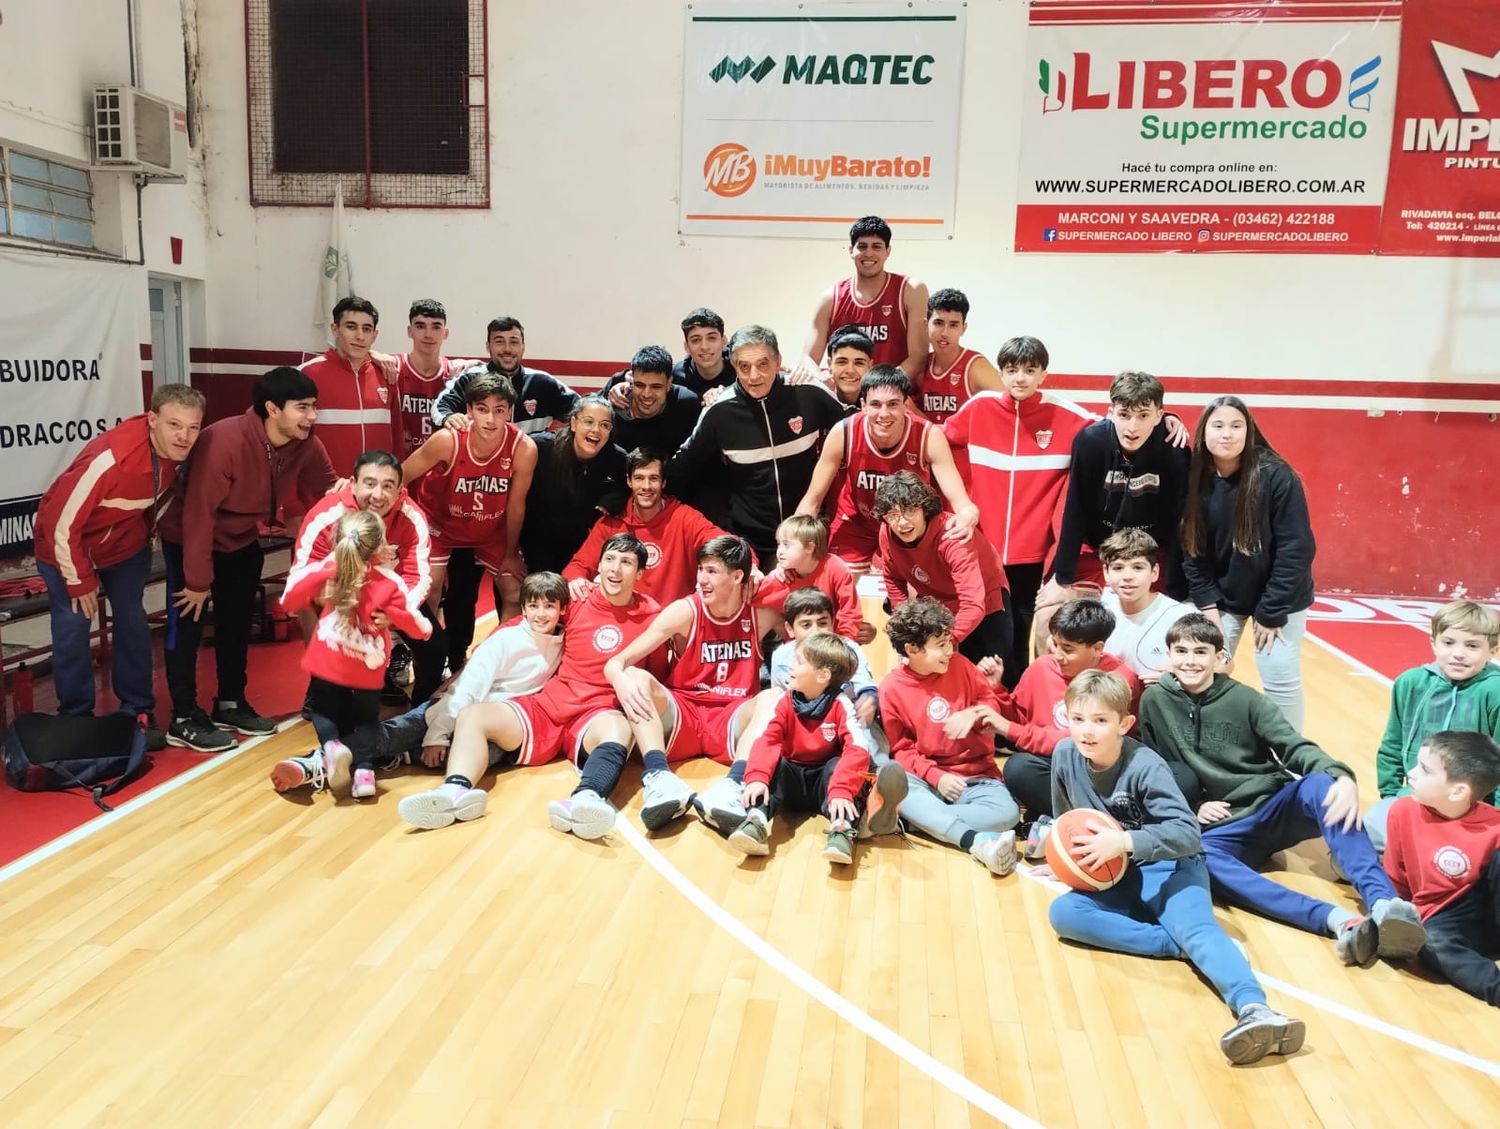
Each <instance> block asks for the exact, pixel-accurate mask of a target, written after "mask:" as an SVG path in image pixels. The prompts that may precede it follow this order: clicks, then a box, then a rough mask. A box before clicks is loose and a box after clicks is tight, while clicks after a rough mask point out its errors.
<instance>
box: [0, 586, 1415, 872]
mask: <svg viewBox="0 0 1500 1129" xmlns="http://www.w3.org/2000/svg"><path fill="white" fill-rule="evenodd" d="M480 600H481V603H480V608H479V612H480V614H481V615H486V614H488V613H489V612H491V611H492V610H493V603H492V601H491V599H490V594H489V592H488V590H487V586H486V590H485V591H484V593H483V594H482V595H481V597H480ZM1441 605H1442V601H1437V600H1395V599H1386V598H1381V597H1373V596H1365V597H1356V596H1344V595H1340V596H1323V597H1320V598H1319V600H1318V602H1317V603H1316V604H1315V605H1314V606H1313V610H1312V615H1311V617H1310V619H1311V622H1310V623H1309V625H1308V630H1309V632H1310V633H1311V634H1313V635H1314V636H1316V637H1317V638H1319V639H1322V640H1323V641H1324V642H1326V643H1328V644H1330V645H1331V646H1333V647H1336V648H1337V649H1338V650H1340V651H1342V652H1343V653H1344V654H1346V655H1347V656H1349V657H1350V658H1352V659H1354V660H1356V661H1357V662H1359V663H1363V664H1364V665H1366V666H1368V667H1369V668H1370V669H1372V670H1374V671H1376V672H1377V673H1379V674H1381V675H1383V676H1384V677H1386V678H1395V677H1396V675H1398V674H1400V673H1401V672H1402V671H1403V670H1407V669H1409V668H1411V667H1413V666H1418V665H1420V664H1421V663H1424V662H1428V661H1430V660H1431V658H1432V647H1431V644H1430V643H1429V641H1428V620H1429V619H1430V618H1431V616H1432V613H1433V611H1435V610H1436V609H1437V608H1438V607H1440V606H1441ZM159 645H160V644H158V646H159ZM301 657H302V643H301V641H300V640H299V639H293V640H292V641H290V642H286V643H260V644H256V645H254V646H252V647H251V648H250V691H249V695H250V700H251V702H252V703H253V704H254V705H255V707H256V709H258V710H260V711H261V713H264V714H267V715H270V716H274V717H289V716H291V715H292V714H295V713H296V712H297V711H298V710H299V709H300V708H301V706H302V697H303V693H304V691H305V690H306V687H307V678H306V676H305V675H304V674H303V673H302V669H301V666H300V662H301ZM213 663H214V655H213V651H212V649H211V648H205V649H204V651H203V653H202V654H201V655H200V656H199V665H198V679H199V686H200V687H202V688H203V694H202V697H203V699H204V701H205V703H206V702H207V700H208V698H209V696H210V689H211V687H212V686H213V685H214V666H213ZM157 672H158V673H157V688H156V694H157V701H158V702H159V703H161V707H160V710H159V713H160V715H161V720H166V713H167V708H166V703H167V700H168V699H167V693H166V685H165V681H164V678H163V675H162V673H161V666H160V652H158V666H157ZM56 704H57V702H56V698H55V696H54V695H53V692H52V683H51V680H50V679H47V678H41V679H38V680H37V682H36V685H35V691H34V708H35V709H37V710H39V711H44V712H45V711H50V710H52V709H55V708H56ZM114 704H115V699H114V696H113V695H112V694H111V693H110V692H109V690H108V688H107V686H105V687H101V688H100V691H99V705H100V709H101V710H102V709H108V708H110V707H112V706H113V705H114ZM203 760H204V757H203V756H202V755H200V754H198V753H192V752H188V751H186V750H183V749H167V750H165V751H163V752H160V753H157V754H155V755H154V757H153V763H152V765H151V768H150V770H149V771H147V772H146V773H145V774H144V775H143V776H142V777H141V778H140V779H139V780H136V781H135V782H134V783H132V784H131V785H130V786H129V787H127V788H125V789H122V790H121V791H120V792H119V793H118V794H117V795H116V796H115V797H113V798H112V799H111V803H112V804H113V805H114V806H119V804H121V803H123V802H125V801H126V800H128V799H130V798H132V797H134V796H138V795H141V794H143V793H145V792H148V791H150V790H151V789H153V788H156V787H158V786H159V785H161V784H163V783H165V782H166V781H168V780H170V779H171V778H172V777H174V776H176V775H178V774H179V773H181V772H184V771H186V770H187V769H189V768H192V767H193V766H195V765H197V764H201V763H202V762H203ZM100 814H101V813H100V811H99V809H98V808H97V807H95V806H94V802H93V800H92V799H90V798H89V797H88V796H87V795H86V794H84V793H82V792H26V793H22V792H16V791H15V790H14V789H12V788H11V787H10V786H9V785H8V784H6V785H0V865H3V864H5V863H9V862H11V861H13V860H15V859H17V858H20V857H21V856H22V855H25V854H27V853H28V852H30V851H33V850H35V849H36V848H38V847H40V846H43V845H44V844H46V843H48V842H50V841H51V840H52V839H54V838H56V837H58V836H59V835H64V834H66V833H67V832H69V831H71V830H73V829H74V828H75V827H78V826H80V825H81V824H83V823H86V822H88V821H89V820H91V819H94V818H95V817H97V816H98V815H100Z"/></svg>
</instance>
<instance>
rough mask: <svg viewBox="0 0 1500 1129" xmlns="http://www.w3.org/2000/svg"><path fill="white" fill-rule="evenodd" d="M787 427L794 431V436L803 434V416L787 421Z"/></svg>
mask: <svg viewBox="0 0 1500 1129" xmlns="http://www.w3.org/2000/svg"><path fill="white" fill-rule="evenodd" d="M786 425H787V426H788V427H790V428H791V429H792V434H793V435H801V434H802V417H801V416H793V417H792V418H791V419H789V420H787V421H786Z"/></svg>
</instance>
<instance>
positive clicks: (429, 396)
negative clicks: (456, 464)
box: [396, 353, 454, 459]
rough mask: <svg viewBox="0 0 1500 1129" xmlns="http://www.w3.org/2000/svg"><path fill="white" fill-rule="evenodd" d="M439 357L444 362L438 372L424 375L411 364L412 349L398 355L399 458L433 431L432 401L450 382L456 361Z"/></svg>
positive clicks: (413, 448) (419, 444)
mask: <svg viewBox="0 0 1500 1129" xmlns="http://www.w3.org/2000/svg"><path fill="white" fill-rule="evenodd" d="M440 360H441V361H442V364H441V365H440V366H439V367H438V371H437V372H436V374H434V375H433V376H423V375H422V374H421V373H419V372H418V371H417V370H416V369H414V368H413V367H412V364H411V354H410V353H398V354H397V356H396V361H397V371H396V414H397V415H398V416H400V417H401V450H400V451H398V452H396V455H397V457H398V458H402V459H404V458H406V456H407V455H409V454H411V453H412V452H413V451H415V450H416V449H417V448H418V447H420V446H421V445H422V444H423V443H425V442H427V439H428V437H429V436H431V435H432V429H433V426H434V424H433V422H432V402H433V400H435V399H437V396H438V393H440V392H441V391H442V390H443V385H445V384H446V383H447V382H448V374H449V371H450V370H451V369H452V368H453V365H454V363H453V362H452V361H450V360H448V359H447V358H446V357H443V358H440Z"/></svg>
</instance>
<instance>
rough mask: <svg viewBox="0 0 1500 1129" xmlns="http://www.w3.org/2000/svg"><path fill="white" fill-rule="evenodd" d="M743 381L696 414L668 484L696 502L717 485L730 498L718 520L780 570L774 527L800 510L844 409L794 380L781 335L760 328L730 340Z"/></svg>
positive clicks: (669, 470)
mask: <svg viewBox="0 0 1500 1129" xmlns="http://www.w3.org/2000/svg"><path fill="white" fill-rule="evenodd" d="M729 355H730V359H731V361H732V363H733V364H734V369H735V375H736V378H737V383H736V384H735V387H734V390H733V391H732V392H730V393H728V394H726V395H725V396H723V397H722V398H720V399H719V400H717V401H716V402H715V403H714V404H713V405H712V406H710V407H708V408H706V409H705V410H704V412H703V414H702V415H701V416H700V417H699V418H698V426H697V427H696V428H694V429H693V433H692V434H691V435H689V436H688V438H687V441H686V442H685V443H683V445H682V447H681V449H680V450H679V451H678V452H677V454H676V455H674V456H673V457H672V460H671V462H669V463H668V464H667V484H668V488H669V489H670V490H671V491H672V493H673V494H675V495H676V496H677V497H679V498H685V500H690V501H696V500H697V498H698V497H699V496H700V495H701V494H703V493H705V492H708V493H709V496H710V497H712V495H713V493H714V487H715V484H716V482H717V483H718V485H719V486H720V488H721V490H722V491H724V492H725V495H726V496H727V499H728V501H727V511H726V512H725V513H723V514H722V519H723V520H722V521H720V524H723V525H726V527H727V528H728V529H730V530H732V531H733V532H735V533H738V534H739V535H740V536H742V537H744V538H745V539H746V540H747V541H749V542H750V544H751V545H753V546H754V547H755V552H756V555H757V556H758V557H759V558H760V562H761V565H762V566H763V567H774V566H775V558H776V527H777V526H778V525H780V524H781V522H782V519H783V518H786V517H788V516H789V515H791V514H793V513H796V511H797V503H798V502H800V501H801V500H802V495H803V494H804V493H806V491H807V486H808V483H809V482H811V481H812V473H813V467H814V466H816V465H817V462H818V454H819V452H820V451H821V450H822V447H823V439H824V437H825V436H826V435H827V434H828V429H829V428H831V427H832V426H833V425H834V424H836V423H838V421H839V420H841V419H843V418H844V415H845V408H844V406H843V405H842V404H840V403H839V402H838V400H836V399H835V398H834V397H833V396H832V395H831V394H830V393H829V392H828V391H827V390H826V389H825V388H823V387H822V385H819V384H796V385H793V384H788V383H787V382H786V380H785V378H784V377H782V376H781V375H780V372H781V349H780V347H779V345H778V344H777V341H776V335H775V334H774V333H772V332H771V331H770V330H769V329H766V328H764V327H763V326H758V325H749V326H745V327H744V328H743V329H740V330H737V331H736V332H735V334H734V336H733V337H732V338H731V339H730V342H729Z"/></svg>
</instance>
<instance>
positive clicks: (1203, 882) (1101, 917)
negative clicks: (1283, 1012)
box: [1047, 855, 1266, 1015]
mask: <svg viewBox="0 0 1500 1129" xmlns="http://www.w3.org/2000/svg"><path fill="white" fill-rule="evenodd" d="M1047 919H1048V921H1050V922H1051V923H1052V928H1053V929H1054V930H1055V931H1056V933H1057V935H1058V936H1059V937H1062V938H1064V939H1065V940H1068V941H1077V942H1078V943H1079V944H1081V945H1092V946H1093V947H1094V948H1096V949H1109V950H1110V951H1112V952H1117V953H1129V954H1130V955H1131V956H1140V957H1157V958H1159V959H1177V958H1180V957H1183V956H1186V957H1187V959H1188V960H1190V961H1192V962H1193V967H1194V968H1196V969H1197V970H1198V971H1199V972H1201V973H1203V975H1204V976H1205V977H1206V978H1207V979H1208V981H1209V983H1211V984H1212V985H1213V986H1214V990H1215V991H1216V992H1218V993H1219V996H1220V998H1221V999H1223V1001H1224V1002H1225V1003H1226V1004H1228V1005H1229V1010H1230V1011H1232V1012H1234V1013H1235V1014H1236V1015H1238V1014H1239V1011H1240V1009H1241V1008H1242V1007H1244V1006H1245V1005H1246V1004H1263V1003H1265V1002H1266V993H1265V992H1264V991H1263V990H1262V989H1261V986H1260V982H1259V981H1258V980H1256V979H1255V973H1254V972H1253V971H1252V970H1251V968H1250V962H1249V961H1248V960H1246V959H1245V954H1244V953H1242V952H1240V950H1239V949H1238V948H1237V947H1235V944H1234V942H1233V941H1231V940H1230V939H1229V936H1228V935H1227V934H1226V933H1225V932H1224V930H1223V929H1221V928H1220V927H1219V923H1218V922H1217V921H1215V920H1214V907H1213V900H1212V899H1211V898H1210V897H1209V893H1208V867H1207V866H1206V865H1205V864H1204V861H1203V856H1201V855H1194V856H1192V857H1191V858H1184V859H1162V860H1160V861H1158V862H1143V863H1132V864H1131V865H1130V866H1128V867H1126V868H1125V875H1124V877H1122V878H1121V879H1120V881H1119V882H1118V883H1116V884H1115V885H1114V886H1111V887H1110V888H1109V889H1108V890H1101V891H1099V892H1098V893H1097V894H1094V893H1090V894H1082V893H1067V894H1064V895H1063V896H1062V897H1060V898H1058V899H1057V900H1056V901H1055V902H1053V903H1052V908H1051V909H1050V910H1049V911H1048V914H1047Z"/></svg>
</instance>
